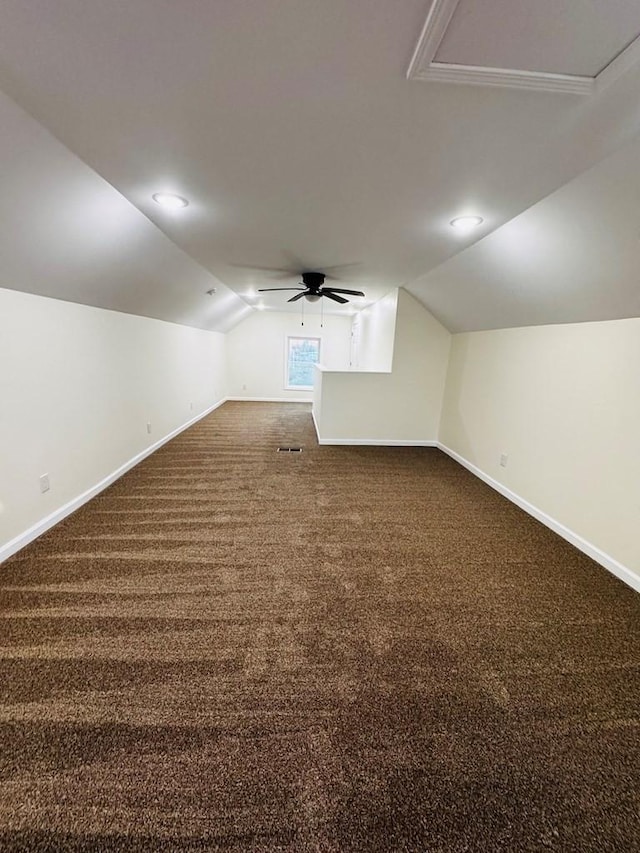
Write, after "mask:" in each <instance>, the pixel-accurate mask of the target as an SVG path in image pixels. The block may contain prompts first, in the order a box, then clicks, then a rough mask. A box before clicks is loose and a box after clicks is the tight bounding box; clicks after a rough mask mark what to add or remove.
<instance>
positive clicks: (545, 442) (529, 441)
mask: <svg viewBox="0 0 640 853" xmlns="http://www.w3.org/2000/svg"><path fill="white" fill-rule="evenodd" d="M639 437H640V319H630V320H615V321H607V322H599V323H580V324H571V325H557V326H556V325H554V326H538V327H530V328H519V329H504V330H500V331H492V332H474V333H468V334H459V335H455V336H454V337H453V345H452V351H451V359H450V365H449V372H448V379H447V386H446V392H445V404H444V409H443V416H442V424H441V431H440V438H441V441H442V443H443V444H444V445H445V446H446V447H448V448H450V449H451V450H453V451H454V452H455V453H457V454H459V455H460V456H461V457H462V458H463V459H464V460H466V461H467V462H469V463H471V464H472V465H474V466H476V467H477V468H478V469H479V470H480V472H482V473H483V474H484V475H487V476H488V477H490V478H492V479H493V480H494V481H496V482H497V483H498V484H501V485H502V486H504V487H505V488H507V489H508V490H510V491H512V492H513V493H515V494H516V495H517V496H519V497H520V498H522V499H524V501H526V502H528V503H529V504H531V505H532V506H533V507H535V508H537V509H538V510H540V511H542V513H544V514H546V515H548V516H549V517H551V519H553V520H555V521H556V522H558V523H559V524H560V525H562V526H564V527H566V528H567V529H568V530H569V531H570V532H572V533H573V534H575V535H577V536H578V537H580V538H582V539H584V540H585V541H586V542H587V543H589V544H590V545H591V546H594V547H595V548H596V549H598V550H599V551H601V552H603V554H604V555H605V556H606V557H607V558H608V559H609V560H610V561H611V560H613V561H614V562H617V563H619V564H620V565H621V566H622V567H626V569H628V570H630V571H631V572H633V573H634V574H635V575H636V576H637V577H638V580H640V535H639V534H638V522H639V520H640V443H639V442H640V438H639ZM502 455H506V456H507V459H506V467H503V466H501V464H500V463H501V456H502ZM503 461H505V460H503ZM587 553H589V551H587ZM596 558H598V557H597V555H596ZM605 564H607V562H606V560H605ZM619 573H620V572H619ZM621 576H622V573H621ZM639 588H640V587H639Z"/></svg>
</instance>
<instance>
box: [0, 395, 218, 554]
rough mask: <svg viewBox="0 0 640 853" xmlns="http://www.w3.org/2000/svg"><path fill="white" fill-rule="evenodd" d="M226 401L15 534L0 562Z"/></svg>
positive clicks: (4, 548)
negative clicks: (22, 531)
mask: <svg viewBox="0 0 640 853" xmlns="http://www.w3.org/2000/svg"><path fill="white" fill-rule="evenodd" d="M226 401H227V398H226V397H223V398H222V399H221V400H218V402H217V403H214V404H213V406H210V407H209V408H208V409H205V410H204V412H201V413H200V414H199V415H196V416H195V417H194V418H191V419H190V420H188V421H187V422H186V423H184V424H182V426H179V427H176V428H175V429H174V430H172V431H171V432H170V433H168V434H167V435H165V436H164V437H163V438H160V439H158V441H156V442H154V443H153V444H152V445H150V446H149V447H145V449H144V450H141V451H140V453H137V454H136V455H135V456H133V457H132V458H131V459H129V460H128V461H127V462H125V463H124V464H123V465H121V466H120V467H119V468H116V470H115V471H113V472H112V473H111V474H108V475H107V476H106V477H104V478H103V479H102V480H100V482H98V483H96V484H95V486H91V488H89V489H87V490H86V491H85V492H82V494H80V495H78V496H77V497H75V498H73V499H72V500H70V501H67V503H66V504H63V506H61V507H58V509H56V510H54V512H52V513H50V514H49V515H47V516H46V517H45V518H43V519H41V520H40V521H38V522H36V524H34V525H32V526H31V527H29V528H28V529H27V530H25V531H24V533H20V534H19V535H18V536H15V537H14V538H13V539H10V540H9V542H7V543H6V544H5V545H2V546H1V547H0V563H2V562H4V561H5V560H7V559H8V558H9V557H11V556H13V554H15V553H17V552H18V551H20V550H21V549H22V548H24V547H25V546H26V545H28V544H29V543H30V542H33V540H34V539H37V538H38V536H41V535H42V534H43V533H46V531H47V530H50V529H51V528H52V527H54V526H55V525H56V524H58V522H60V521H62V520H63V519H64V518H66V517H67V516H68V515H71V513H72V512H75V511H76V510H77V509H79V508H80V507H81V506H82V505H83V504H85V503H87V501H90V500H91V498H94V497H95V496H96V495H98V494H99V493H100V492H102V491H103V490H104V489H106V488H107V486H110V485H111V484H112V483H114V482H115V481H116V480H117V479H119V478H120V477H122V475H123V474H126V473H127V471H129V470H131V468H134V467H135V466H136V465H137V464H138V463H139V462H142V460H143V459H146V458H147V456H151V454H152V453H155V451H156V450H158V449H159V448H160V447H162V445H163V444H166V443H167V442H168V441H171V439H172V438H175V437H176V436H177V435H178V434H179V433H181V432H183V431H184V430H185V429H188V428H189V427H190V426H193V424H195V423H196V422H197V421H199V420H201V419H202V418H204V417H206V416H207V415H209V414H211V412H213V411H214V410H215V409H217V408H218V407H219V406H221V405H222V404H223V403H225V402H226Z"/></svg>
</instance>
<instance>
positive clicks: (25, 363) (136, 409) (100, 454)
mask: <svg viewBox="0 0 640 853" xmlns="http://www.w3.org/2000/svg"><path fill="white" fill-rule="evenodd" d="M225 381H226V379H225V350H224V335H222V334H220V333H218V332H207V331H203V330H200V329H194V328H190V327H186V326H178V325H175V324H172V323H166V322H163V321H161V320H151V319H148V318H144V317H138V316H133V315H128V314H120V313H117V312H114V311H107V310H103V309H100V308H92V307H88V306H86V305H78V304H74V303H70V302H62V301H59V300H54V299H48V298H45V297H41V296H34V295H31V294H25V293H18V292H16V291H11V290H4V289H0V557H2V556H8V553H7V547H6V546H7V543H9V542H10V541H11V540H13V539H14V538H15V537H20V536H22V535H23V534H25V531H27V530H28V529H30V528H32V526H34V525H38V524H39V523H41V522H42V521H43V519H45V518H47V517H48V516H50V515H52V514H55V513H56V512H59V511H60V510H61V508H63V507H65V506H66V505H67V504H68V503H69V502H71V501H74V500H75V499H76V498H77V497H78V496H80V495H82V494H83V493H84V492H86V491H87V490H89V489H92V488H93V487H94V486H95V485H96V484H98V483H100V482H101V481H102V480H103V479H104V478H107V477H108V476H109V475H110V474H111V473H112V472H114V471H116V470H117V469H118V468H120V466H122V465H125V464H126V463H127V462H128V461H129V460H131V459H132V458H133V457H135V456H136V455H137V454H140V453H143V452H144V451H145V450H146V449H147V448H149V447H150V446H151V445H153V444H155V443H156V442H157V441H159V440H160V439H162V438H163V437H164V436H166V435H168V434H169V433H171V432H172V431H173V430H176V429H177V428H179V427H181V426H183V425H184V424H186V423H187V422H189V421H190V420H191V419H192V418H194V417H196V416H197V415H198V414H200V413H202V412H204V411H206V410H207V409H208V408H210V407H212V406H213V405H215V404H216V403H217V402H218V401H220V400H222V399H223V398H224V396H225V394H226V388H225ZM147 423H151V433H150V434H149V433H148V432H147ZM42 474H48V475H49V478H50V490H49V491H48V492H46V493H44V494H43V493H41V491H40V476H41V475H42ZM3 546H5V547H4V549H3Z"/></svg>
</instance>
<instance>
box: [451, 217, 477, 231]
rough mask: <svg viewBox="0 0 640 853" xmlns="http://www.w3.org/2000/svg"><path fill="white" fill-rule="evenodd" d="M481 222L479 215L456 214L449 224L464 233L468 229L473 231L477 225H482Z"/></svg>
mask: <svg viewBox="0 0 640 853" xmlns="http://www.w3.org/2000/svg"><path fill="white" fill-rule="evenodd" d="M483 222H484V220H483V218H482V217H481V216H456V218H455V219H452V220H451V222H450V223H449V224H450V225H451V227H452V228H455V229H456V231H460V232H462V233H464V234H466V233H467V232H468V231H473V229H474V228H477V227H478V225H482V223H483Z"/></svg>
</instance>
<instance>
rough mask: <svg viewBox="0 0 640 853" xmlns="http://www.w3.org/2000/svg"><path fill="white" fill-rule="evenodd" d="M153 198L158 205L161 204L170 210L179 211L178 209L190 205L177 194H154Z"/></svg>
mask: <svg viewBox="0 0 640 853" xmlns="http://www.w3.org/2000/svg"><path fill="white" fill-rule="evenodd" d="M151 198H152V199H153V200H154V201H155V202H156V204H160V205H162V207H166V208H167V209H168V210H178V208H180V207H186V206H187V205H188V204H189V202H188V201H187V199H186V198H183V197H182V196H181V195H176V194H175V193H154V194H153V195H152V196H151Z"/></svg>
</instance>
